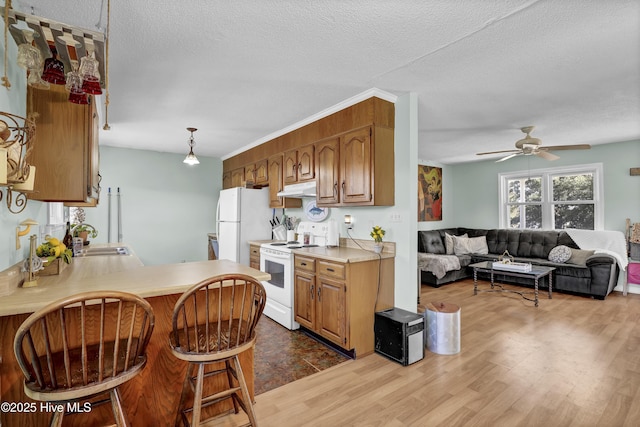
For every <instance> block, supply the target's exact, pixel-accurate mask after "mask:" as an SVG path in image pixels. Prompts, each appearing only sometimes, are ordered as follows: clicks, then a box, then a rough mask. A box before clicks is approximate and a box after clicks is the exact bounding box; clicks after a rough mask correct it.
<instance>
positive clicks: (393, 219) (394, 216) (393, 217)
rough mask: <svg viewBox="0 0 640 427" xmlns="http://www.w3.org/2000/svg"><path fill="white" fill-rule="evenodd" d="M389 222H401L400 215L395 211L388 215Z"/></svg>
mask: <svg viewBox="0 0 640 427" xmlns="http://www.w3.org/2000/svg"><path fill="white" fill-rule="evenodd" d="M390 220H391V222H402V215H400V214H399V213H397V212H395V213H392V214H391V215H390Z"/></svg>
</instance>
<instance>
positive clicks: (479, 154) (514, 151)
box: [476, 150, 520, 156]
mask: <svg viewBox="0 0 640 427" xmlns="http://www.w3.org/2000/svg"><path fill="white" fill-rule="evenodd" d="M519 152H520V150H502V151H487V152H486V153H476V156H482V155H484V154H500V153H519Z"/></svg>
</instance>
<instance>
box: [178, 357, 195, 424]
mask: <svg viewBox="0 0 640 427" xmlns="http://www.w3.org/2000/svg"><path fill="white" fill-rule="evenodd" d="M193 367H194V365H193V364H192V363H189V365H187V373H186V374H185V376H184V382H183V383H182V393H181V394H180V403H179V404H178V413H177V414H176V422H175V426H176V427H178V426H179V425H181V423H180V421H181V420H182V410H183V409H184V405H185V401H186V400H187V394H188V390H189V389H190V388H191V376H192V375H193Z"/></svg>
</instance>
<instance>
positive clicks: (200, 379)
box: [191, 363, 204, 427]
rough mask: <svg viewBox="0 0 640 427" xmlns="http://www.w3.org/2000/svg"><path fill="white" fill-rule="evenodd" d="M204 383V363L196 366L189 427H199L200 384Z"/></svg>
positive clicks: (200, 406)
mask: <svg viewBox="0 0 640 427" xmlns="http://www.w3.org/2000/svg"><path fill="white" fill-rule="evenodd" d="M203 382H204V363H199V364H198V376H197V378H196V390H195V394H194V396H193V417H192V418H191V426H192V427H199V426H200V409H201V408H202V383H203Z"/></svg>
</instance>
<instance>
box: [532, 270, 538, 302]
mask: <svg viewBox="0 0 640 427" xmlns="http://www.w3.org/2000/svg"><path fill="white" fill-rule="evenodd" d="M533 282H534V284H535V285H534V294H535V298H534V301H535V303H536V307H537V306H538V278H537V277H536V278H535V279H534V281H533Z"/></svg>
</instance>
